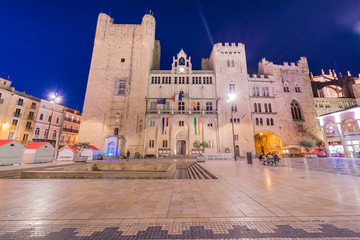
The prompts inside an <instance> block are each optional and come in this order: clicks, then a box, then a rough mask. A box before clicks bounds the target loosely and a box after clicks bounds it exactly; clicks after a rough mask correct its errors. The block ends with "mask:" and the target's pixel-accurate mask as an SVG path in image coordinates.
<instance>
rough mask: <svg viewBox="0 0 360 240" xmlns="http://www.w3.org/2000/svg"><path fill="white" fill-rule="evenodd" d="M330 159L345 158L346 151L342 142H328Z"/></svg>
mask: <svg viewBox="0 0 360 240" xmlns="http://www.w3.org/2000/svg"><path fill="white" fill-rule="evenodd" d="M328 145H329V155H330V157H345V151H344V147H343V145H341V142H328Z"/></svg>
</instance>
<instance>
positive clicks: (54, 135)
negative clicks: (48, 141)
mask: <svg viewBox="0 0 360 240" xmlns="http://www.w3.org/2000/svg"><path fill="white" fill-rule="evenodd" d="M56 134H57V131H56V130H54V133H53V138H56Z"/></svg>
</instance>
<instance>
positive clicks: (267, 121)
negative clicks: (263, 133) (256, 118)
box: [266, 118, 270, 126]
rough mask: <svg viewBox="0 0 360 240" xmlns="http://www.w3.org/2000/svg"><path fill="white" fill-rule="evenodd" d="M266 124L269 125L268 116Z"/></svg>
mask: <svg viewBox="0 0 360 240" xmlns="http://www.w3.org/2000/svg"><path fill="white" fill-rule="evenodd" d="M266 125H268V126H269V125H270V120H269V119H268V118H267V119H266Z"/></svg>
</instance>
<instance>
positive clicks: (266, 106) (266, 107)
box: [264, 103, 268, 112]
mask: <svg viewBox="0 0 360 240" xmlns="http://www.w3.org/2000/svg"><path fill="white" fill-rule="evenodd" d="M264 107H265V112H268V105H267V103H265V104H264Z"/></svg>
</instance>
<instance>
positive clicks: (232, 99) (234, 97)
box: [227, 93, 236, 161]
mask: <svg viewBox="0 0 360 240" xmlns="http://www.w3.org/2000/svg"><path fill="white" fill-rule="evenodd" d="M228 97H229V98H228V100H227V102H229V103H230V112H231V125H232V135H233V144H234V158H235V161H236V150H235V148H236V147H235V133H234V118H233V106H232V102H233V101H234V100H235V99H236V95H235V94H233V93H229V94H228Z"/></svg>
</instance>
